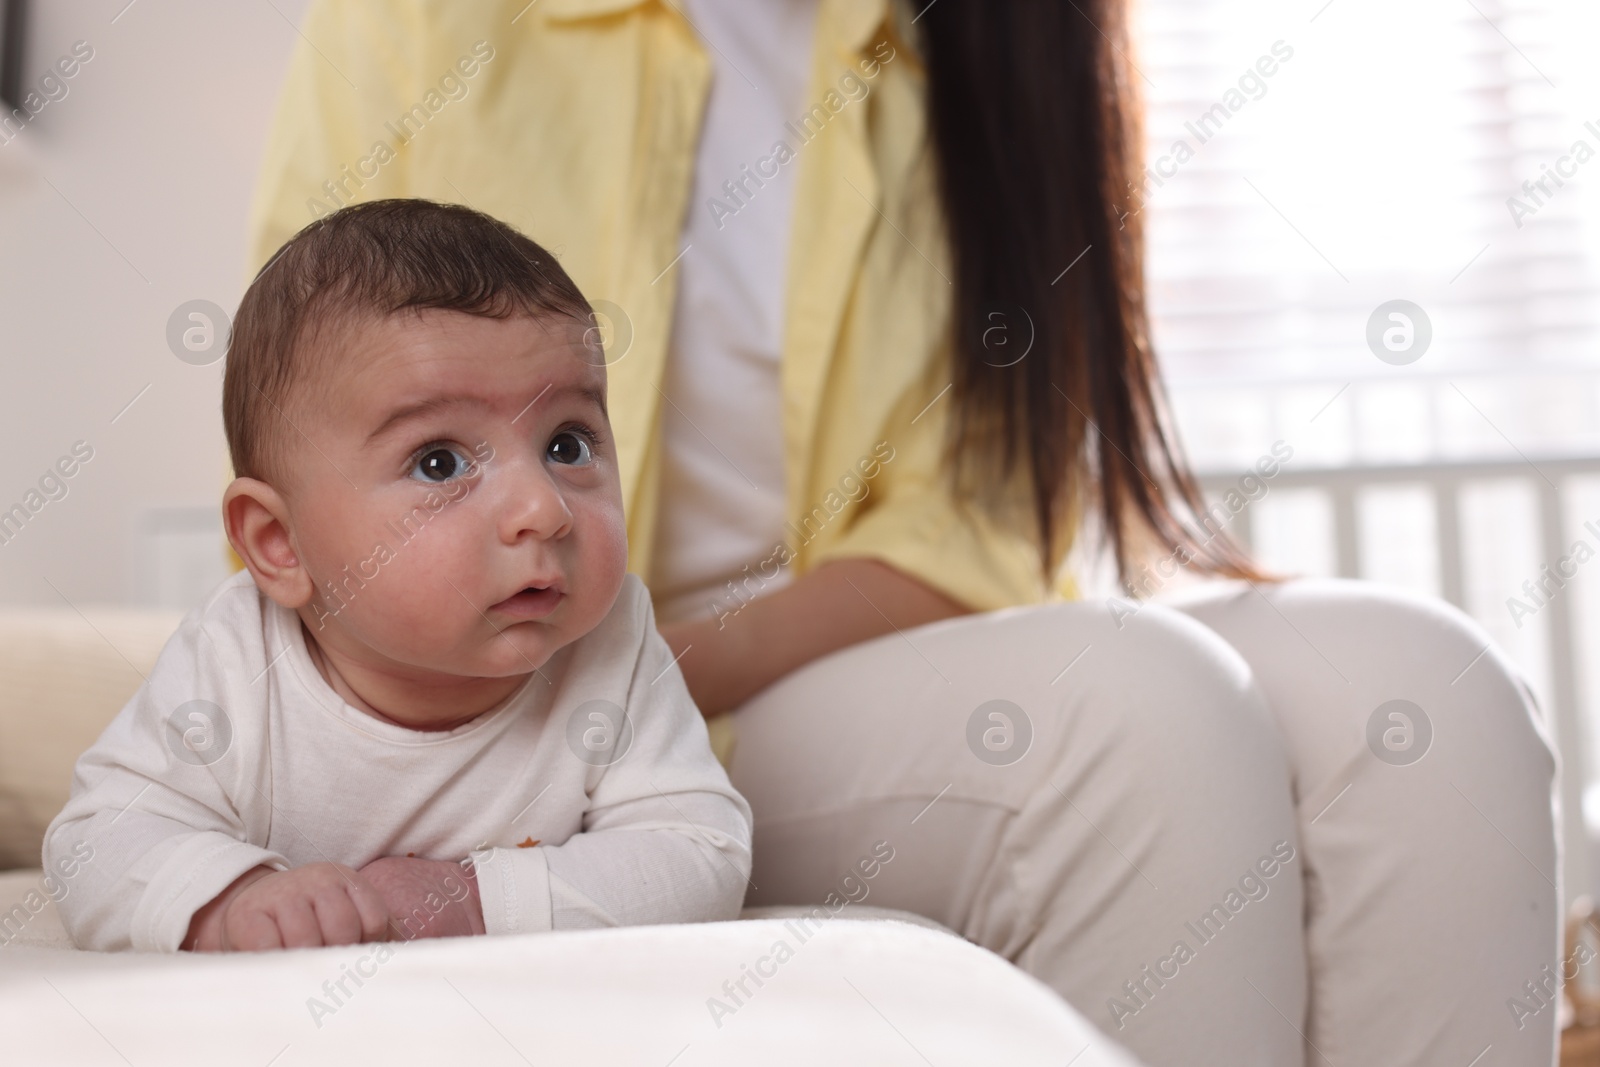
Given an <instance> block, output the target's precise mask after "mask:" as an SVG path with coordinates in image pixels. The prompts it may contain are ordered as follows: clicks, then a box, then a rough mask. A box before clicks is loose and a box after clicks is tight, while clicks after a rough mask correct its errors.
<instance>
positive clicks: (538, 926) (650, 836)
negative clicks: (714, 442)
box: [472, 588, 751, 934]
mask: <svg viewBox="0 0 1600 1067" xmlns="http://www.w3.org/2000/svg"><path fill="white" fill-rule="evenodd" d="M641 593H642V588H641ZM642 595H645V596H647V595H648V594H642ZM642 611H643V613H644V615H645V623H646V626H645V632H644V635H643V638H642V647H641V648H640V650H639V653H638V656H637V661H636V663H635V668H634V671H633V675H632V681H631V684H630V686H629V688H628V692H627V714H628V719H629V722H630V725H631V727H632V740H631V743H630V744H629V746H628V749H627V751H626V752H625V753H624V754H623V755H622V756H621V757H620V758H618V759H616V760H615V761H614V762H610V763H609V765H607V766H603V767H595V768H593V769H591V770H590V771H589V781H590V782H591V783H592V784H591V785H590V788H589V796H588V810H587V811H586V812H585V814H584V817H583V832H582V833H578V834H575V835H573V836H572V837H570V838H568V839H567V840H566V841H565V842H563V843H562V844H560V845H540V846H538V847H537V848H495V849H487V850H483V851H479V852H474V853H473V854H472V858H473V859H474V860H475V861H476V862H477V863H478V867H477V875H478V890H479V894H480V897H481V899H482V905H483V920H484V925H485V928H486V930H487V932H488V933H490V934H499V933H514V932H526V931H535V930H552V929H555V930H561V929H580V928H585V927H600V926H630V925H641V924H649V923H674V922H708V921H715V920H723V919H734V918H737V917H738V915H739V909H740V906H741V905H742V903H743V901H744V893H745V888H746V886H747V884H748V878H749V874H750V859H751V857H750V822H751V820H750V807H749V805H748V804H747V803H746V802H745V800H744V798H743V797H742V796H740V795H739V793H738V792H737V791H736V790H735V789H734V788H733V786H732V784H731V783H730V782H729V781H728V776H727V773H726V772H725V771H724V770H723V769H722V766H721V765H720V764H719V763H717V761H716V757H715V756H713V755H712V753H711V747H710V744H709V741H708V739H707V736H706V727H705V722H704V720H703V719H702V717H701V715H700V712H699V710H698V709H697V708H696V707H695V705H694V701H693V700H692V699H691V698H690V697H689V692H688V690H687V689H686V688H685V686H684V683H683V677H682V675H681V674H680V673H679V672H678V671H677V670H676V669H672V668H671V664H672V651H671V649H670V648H668V647H667V643H666V641H665V640H664V639H663V638H662V637H661V635H660V633H659V632H658V631H657V630H656V628H655V625H654V620H653V618H651V617H650V609H649V606H648V601H646V602H645V604H644V605H643V607H642ZM593 710H594V708H593V707H592V706H591V707H590V708H587V709H586V708H584V707H583V706H582V705H580V707H578V708H576V709H571V710H570V711H569V714H576V715H578V716H579V717H580V718H582V717H583V716H584V715H586V714H587V713H588V712H589V711H593ZM567 726H568V723H567V722H566V721H553V722H552V723H551V726H550V728H549V729H548V730H547V735H553V736H554V738H555V739H556V740H555V742H554V743H556V744H563V743H564V740H563V739H564V738H565V737H570V736H572V735H573V731H569V730H568V729H567ZM594 726H595V728H597V729H603V728H604V727H605V724H604V723H595V724H594ZM587 727H588V721H587V720H586V721H585V722H584V723H583V724H580V725H577V726H575V727H574V731H577V732H579V733H581V731H582V730H583V729H585V728H587ZM562 755H563V757H565V758H571V759H576V758H578V757H577V756H576V755H574V754H571V753H567V752H563V753H562ZM607 758H608V759H609V757H607ZM586 762H587V761H586Z"/></svg>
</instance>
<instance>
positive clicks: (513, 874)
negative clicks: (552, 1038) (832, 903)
mask: <svg viewBox="0 0 1600 1067" xmlns="http://www.w3.org/2000/svg"><path fill="white" fill-rule="evenodd" d="M671 663H672V652H671V650H670V649H669V648H668V646H667V644H666V642H665V641H664V640H662V638H661V635H660V634H659V633H658V632H657V631H656V628H655V622H654V619H653V618H652V613H651V606H650V594H649V592H648V591H647V590H646V589H645V587H644V583H643V582H642V581H640V580H639V578H638V576H637V575H634V574H628V575H626V576H625V577H624V580H623V585H622V590H621V592H620V593H619V594H618V595H617V601H616V604H615V606H614V607H613V608H612V610H611V612H610V613H609V614H608V615H607V616H606V617H605V618H604V619H603V620H602V621H601V623H600V624H599V625H598V626H597V627H595V629H594V630H592V631H590V632H589V633H588V634H586V635H584V636H583V637H582V638H580V639H578V640H577V641H574V642H573V643H571V644H569V645H567V646H565V647H564V648H562V649H560V650H558V651H557V652H556V653H555V654H554V655H553V656H552V657H551V658H550V660H549V661H548V662H547V663H545V665H544V666H543V667H541V668H540V671H539V672H536V673H534V674H532V675H530V676H529V678H528V680H527V681H526V682H525V683H524V684H523V685H522V686H521V687H520V688H519V689H518V690H517V691H516V692H515V693H513V694H512V695H511V696H510V697H508V698H507V699H506V700H505V701H503V702H502V703H501V704H500V705H498V706H497V707H496V708H493V709H490V710H489V711H486V712H484V713H483V714H482V715H479V716H478V717H477V718H475V719H473V720H472V721H471V722H469V723H466V724H465V725H462V726H459V727H457V728H455V729H453V730H448V731H434V732H430V731H418V730H412V729H409V728H407V727H403V726H400V725H397V724H395V723H389V722H384V721H382V720H379V719H376V718H374V717H372V716H371V715H369V714H367V713H365V712H362V711H359V710H357V709H356V708H354V707H351V706H350V705H349V704H347V703H345V702H344V701H343V700H342V699H340V697H339V696H338V695H337V694H336V693H335V692H334V691H333V690H332V689H331V688H330V687H329V685H328V683H327V681H326V680H325V679H324V678H323V677H322V675H321V674H320V673H318V671H317V669H316V667H315V666H314V665H313V663H312V661H311V658H310V656H309V655H308V653H307V646H306V634H305V632H304V630H303V628H302V625H301V621H300V617H299V616H298V615H297V614H295V613H294V612H293V611H290V610H289V609H287V608H283V607H280V606H279V605H278V604H276V603H275V602H274V601H272V600H271V599H270V598H268V597H267V596H265V595H264V594H262V593H261V592H260V590H259V589H258V588H257V587H256V584H255V581H254V580H253V579H252V578H251V577H250V574H249V572H248V571H240V572H239V573H237V574H235V575H232V576H231V577H229V578H228V579H227V580H225V581H224V582H222V583H221V584H220V585H219V586H218V587H217V588H216V590H215V591H213V592H212V593H211V595H210V596H208V597H207V598H206V600H205V602H204V603H202V604H201V605H200V606H198V607H196V608H195V609H194V610H193V611H191V612H190V613H189V614H188V615H187V616H185V617H184V620H183V622H182V623H181V624H180V626H179V628H178V631H177V633H176V634H174V635H173V637H172V638H171V639H170V640H169V641H168V642H167V644H166V647H165V648H163V649H162V651H161V655H160V657H159V658H158V659H157V661H156V665H155V668H154V669H153V670H152V671H151V673H150V677H149V678H148V679H147V680H146V681H145V683H144V684H143V685H141V686H140V687H139V690H138V692H137V693H135V694H134V696H133V698H132V699H131V700H129V701H128V703H127V705H126V706H125V707H124V708H123V709H122V711H121V712H120V713H118V715H117V717H116V718H115V719H114V720H113V721H112V722H111V725H110V726H108V727H107V728H106V730H105V732H104V733H103V734H101V736H100V738H99V739H98V740H97V741H96V742H95V743H94V745H93V746H92V747H90V749H89V750H88V751H87V752H85V753H84V754H83V756H82V757H80V758H79V760H78V763H77V767H76V769H75V772H74V774H73V781H72V795H71V799H70V800H69V801H68V803H67V806H66V807H65V808H64V809H63V810H62V811H61V813H60V814H59V815H57V816H56V818H55V819H54V820H53V821H52V822H51V824H50V827H49V830H48V831H47V832H46V835H45V844H44V865H45V867H46V868H47V869H51V870H56V869H60V868H58V866H57V864H58V862H60V861H63V860H66V859H67V858H68V857H69V856H70V857H72V858H73V860H74V865H75V867H76V870H75V873H74V876H73V877H72V878H71V879H70V880H69V881H68V892H67V894H66V895H65V896H64V897H63V898H62V899H61V901H60V902H59V904H58V908H59V910H60V914H61V918H62V921H63V922H64V924H65V925H66V928H67V931H68V932H69V933H70V934H71V935H72V938H73V941H74V942H75V943H76V944H77V945H78V946H79V947H81V948H89V949H99V950H115V949H129V948H131V949H135V950H143V951H167V952H171V951H176V950H177V949H178V946H179V945H180V944H181V943H182V941H183V938H184V937H185V935H186V934H187V931H188V927H189V921H190V919H191V918H192V916H193V914H194V912H195V911H196V910H197V909H199V908H200V907H201V905H203V904H205V903H206V902H207V901H209V900H211V899H213V898H214V897H215V896H216V895H217V894H218V893H220V892H221V891H222V890H223V889H225V888H226V887H227V886H228V885H229V883H231V882H232V881H233V880H234V879H235V878H237V877H238V876H239V875H241V874H243V873H244V872H246V871H248V870H250V869H251V868H253V867H255V866H257V865H259V864H266V865H268V866H271V867H275V868H279V869H282V868H288V867H300V866H304V865H305V864H308V863H316V862H324V861H327V862H335V863H342V864H345V865H347V866H349V867H354V868H358V869H359V868H360V867H362V866H364V865H365V864H367V863H368V862H370V861H372V860H374V859H377V858H378V857H380V856H392V855H398V856H404V855H406V854H408V853H415V854H416V855H417V856H420V857H425V858H428V859H440V860H459V859H462V858H463V857H467V856H469V855H470V856H472V857H473V859H474V860H475V861H476V862H477V872H478V885H479V892H480V894H481V897H482V902H483V918H484V925H485V927H486V928H487V930H488V932H489V933H490V934H501V933H519V932H530V931H538V930H552V929H572V928H580V927H596V926H622V925H635V924H644V923H663V922H694V921H706V920H721V919H733V918H736V917H737V916H738V914H739V909H740V905H741V904H742V902H743V899H744V891H745V886H746V881H745V880H746V877H747V876H748V874H749V871H750V808H749V805H748V804H746V803H745V800H744V798H743V797H741V796H740V795H739V794H738V793H737V792H736V791H735V790H734V789H733V786H732V785H731V784H730V783H729V781H728V776H727V774H726V773H725V772H724V771H723V769H722V767H721V765H720V764H718V763H717V761H716V758H715V757H714V756H713V755H712V753H711V748H710V745H709V743H708V741H707V736H706V728H705V725H704V723H703V721H702V720H701V717H700V714H699V712H698V711H697V710H696V708H695V705H694V703H693V701H692V700H691V699H690V697H689V694H688V690H687V689H686V688H685V687H684V684H683V676H682V675H681V674H680V673H679V672H677V671H676V670H670V669H669V667H670V666H671ZM541 675H542V676H541ZM546 679H548V681H546ZM201 701H203V702H206V703H191V702H201ZM597 702H605V703H597ZM218 709H220V711H219V710H218ZM619 709H626V717H625V719H624V718H623V716H622V715H621V714H620V711H619ZM596 715H598V716H599V717H596ZM619 727H620V728H619ZM619 737H620V738H621V741H620V742H618V741H617V739H618V738H619ZM530 842H538V844H537V845H532V844H530ZM519 846H521V847H519ZM85 852H87V853H88V856H87V857H85Z"/></svg>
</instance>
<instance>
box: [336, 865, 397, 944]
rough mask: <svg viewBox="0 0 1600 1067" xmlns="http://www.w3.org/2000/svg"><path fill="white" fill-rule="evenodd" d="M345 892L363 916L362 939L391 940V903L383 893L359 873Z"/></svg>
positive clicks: (358, 912)
mask: <svg viewBox="0 0 1600 1067" xmlns="http://www.w3.org/2000/svg"><path fill="white" fill-rule="evenodd" d="M345 892H346V893H348V894H349V895H350V900H351V901H352V902H353V903H354V904H355V908H356V913H357V914H358V915H359V916H360V917H361V940H363V941H387V940H389V903H388V901H386V900H384V899H383V894H382V893H380V892H378V890H377V888H376V887H375V886H374V885H373V884H372V883H371V882H369V881H367V880H366V879H365V878H363V877H361V875H359V874H358V875H356V876H355V877H354V878H352V879H351V880H350V883H349V884H347V885H346V886H345Z"/></svg>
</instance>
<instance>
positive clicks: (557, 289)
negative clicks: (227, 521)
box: [222, 199, 593, 487]
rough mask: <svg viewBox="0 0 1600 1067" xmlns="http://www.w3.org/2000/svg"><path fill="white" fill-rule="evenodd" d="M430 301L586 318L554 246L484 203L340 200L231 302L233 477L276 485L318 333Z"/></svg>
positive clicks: (228, 381)
mask: <svg viewBox="0 0 1600 1067" xmlns="http://www.w3.org/2000/svg"><path fill="white" fill-rule="evenodd" d="M428 308H439V309H448V310H451V311H462V312H465V313H467V314H469V315H482V316H485V317H487V318H496V319H504V318H509V317H511V316H512V315H518V314H522V315H528V316H531V317H535V318H538V317H544V316H569V317H571V318H573V319H575V320H577V321H578V322H581V323H585V324H587V323H590V322H592V321H593V320H592V315H593V312H592V310H591V309H590V307H589V302H588V301H587V300H586V299H584V296H583V294H582V293H581V292H580V291H579V290H578V287H577V285H576V284H574V283H573V281H572V279H571V278H570V277H568V276H567V272H566V271H564V270H562V269H561V265H560V264H559V263H557V262H556V260H555V257H554V256H552V255H551V254H550V253H549V252H547V251H545V250H544V249H543V248H541V247H540V246H539V245H538V244H536V243H534V242H533V241H531V240H529V239H528V238H527V237H525V236H523V235H522V234H521V233H518V232H517V231H516V230H515V229H513V228H512V227H510V226H508V225H506V224H505V223H503V222H501V221H499V220H498V219H494V218H491V217H490V216H488V215H485V214H483V213H482V212H481V211H474V210H472V209H471V208H466V207H461V206H459V205H455V204H440V203H435V202H434V201H431V200H409V199H407V200H375V201H371V202H369V203H365V204H352V205H351V206H349V207H346V208H342V209H340V210H339V211H336V212H334V213H333V214H331V215H328V216H326V217H325V218H321V219H318V220H317V221H315V222H313V223H311V224H310V225H309V226H307V227H306V228H305V229H303V230H301V231H300V232H299V233H297V234H295V235H294V236H293V237H291V238H290V239H289V240H288V241H287V242H286V243H285V244H284V246H283V247H282V248H280V249H279V250H278V252H277V254H276V255H275V256H273V257H272V259H271V260H270V261H268V263H267V265H266V266H264V267H262V268H261V270H260V272H259V273H257V274H256V277H255V280H254V281H253V282H251V283H250V288H249V289H247V290H246V291H245V294H244V299H243V300H241V301H240V302H239V311H238V314H237V315H236V316H235V317H234V321H233V330H232V333H231V335H230V337H229V339H228V362H227V367H226V370H225V372H224V374H223V379H222V423H223V429H224V431H225V432H226V434H227V438H228V454H229V457H230V458H231V459H232V461H233V473H234V475H235V476H237V477H241V478H258V479H260V480H262V481H265V482H267V483H268V484H271V485H274V486H277V487H281V485H282V482H281V481H280V480H279V479H280V477H281V476H282V475H283V473H284V466H283V465H284V463H285V462H286V457H288V456H289V455H290V454H291V453H290V449H291V447H292V445H293V441H292V438H294V437H295V436H296V435H297V434H298V433H299V431H298V430H297V429H296V428H295V425H294V423H293V421H292V419H293V416H292V415H291V414H290V413H289V410H290V406H291V405H290V399H291V396H292V395H294V394H295V393H296V392H297V390H299V389H300V388H301V387H303V386H305V385H307V384H308V382H309V380H310V379H313V378H314V377H315V376H316V375H317V374H318V373H320V372H321V370H322V369H323V365H324V364H325V363H326V362H327V359H326V355H327V353H326V352H324V351H322V350H323V349H325V348H327V347H328V346H327V345H319V344H317V343H316V341H317V340H318V339H319V338H327V337H331V336H335V335H336V332H337V330H336V329H335V328H337V327H348V326H350V325H351V324H353V323H355V322H359V321H360V320H362V319H372V320H381V319H383V318H387V317H388V316H390V315H395V314H398V313H400V312H403V311H408V310H415V311H420V310H423V309H428ZM314 352H320V353H321V355H320V357H319V358H317V359H316V360H315V361H314V362H315V364H316V365H313V360H312V359H311V358H310V357H311V355H312V353H314Z"/></svg>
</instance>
